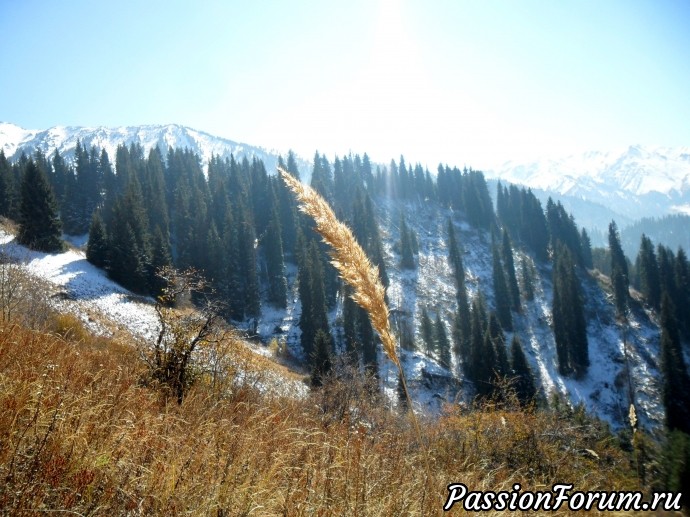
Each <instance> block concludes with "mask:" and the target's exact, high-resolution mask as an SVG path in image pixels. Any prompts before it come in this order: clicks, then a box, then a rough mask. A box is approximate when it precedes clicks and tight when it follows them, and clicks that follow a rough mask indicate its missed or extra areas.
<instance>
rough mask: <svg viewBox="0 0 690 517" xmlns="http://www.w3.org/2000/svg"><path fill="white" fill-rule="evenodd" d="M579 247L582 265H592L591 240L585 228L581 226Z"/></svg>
mask: <svg viewBox="0 0 690 517" xmlns="http://www.w3.org/2000/svg"><path fill="white" fill-rule="evenodd" d="M580 248H581V249H582V265H583V266H584V267H586V268H587V269H592V268H593V267H594V262H593V260H592V240H591V239H590V238H589V234H588V233H587V230H585V229H584V228H582V232H580Z"/></svg>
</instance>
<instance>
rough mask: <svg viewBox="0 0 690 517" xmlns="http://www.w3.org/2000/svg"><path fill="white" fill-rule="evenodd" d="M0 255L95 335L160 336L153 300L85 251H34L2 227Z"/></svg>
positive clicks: (273, 386)
mask: <svg viewBox="0 0 690 517" xmlns="http://www.w3.org/2000/svg"><path fill="white" fill-rule="evenodd" d="M81 240H82V241H84V239H83V238H82V239H81ZM0 254H1V255H3V256H6V257H10V258H11V259H12V260H16V261H18V262H19V263H21V264H22V265H23V266H24V267H25V268H26V270H27V271H28V272H29V273H31V274H32V275H34V276H36V277H39V278H41V279H44V280H46V281H47V283H48V285H49V286H50V289H49V292H46V293H45V295H46V296H48V297H50V300H51V304H52V305H53V306H54V307H56V308H57V309H58V310H60V311H62V312H69V313H71V314H74V315H76V316H77V317H79V318H80V319H81V321H82V323H83V324H84V326H85V327H87V328H89V329H90V330H91V331H92V332H94V333H95V334H98V335H113V333H116V332H117V331H118V330H120V329H121V330H124V331H126V332H127V333H128V335H129V334H131V335H132V336H133V337H134V338H135V339H138V340H140V341H141V342H143V343H147V342H152V341H153V340H154V339H155V337H156V336H157V335H158V332H159V324H158V319H157V316H156V313H155V311H154V308H153V300H152V299H151V298H149V297H144V296H140V295H136V294H133V293H131V292H130V291H128V290H126V289H124V288H122V287H120V286H119V285H118V284H116V283H115V282H113V281H112V280H110V279H109V278H108V277H107V275H106V274H105V272H104V271H103V270H101V269H99V268H97V267H95V266H93V265H92V264H90V263H89V262H87V261H86V257H85V254H84V252H83V251H79V250H68V251H66V252H63V253H42V252H37V251H31V250H29V249H27V248H25V247H24V246H20V245H18V244H17V243H16V242H15V240H14V236H13V235H11V234H9V233H7V232H5V231H4V230H2V229H0ZM247 346H250V345H249V344H248V345H247ZM250 349H251V350H252V351H254V352H256V353H262V355H266V354H265V352H266V349H265V347H263V346H261V345H258V346H250ZM240 374H242V372H239V373H238V375H240ZM246 377H247V378H244V379H243V380H244V381H247V382H253V383H254V385H255V386H258V387H259V388H261V389H265V390H268V391H271V392H274V393H279V394H281V395H284V394H289V395H293V396H304V395H305V394H306V393H307V391H308V388H307V386H306V385H304V384H303V383H301V382H298V381H295V380H294V379H287V378H285V377H283V376H280V375H279V374H276V373H275V372H273V371H266V372H261V374H260V376H259V377H260V378H258V379H253V378H249V376H246Z"/></svg>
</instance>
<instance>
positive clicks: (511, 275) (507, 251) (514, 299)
mask: <svg viewBox="0 0 690 517" xmlns="http://www.w3.org/2000/svg"><path fill="white" fill-rule="evenodd" d="M501 258H502V259H503V266H504V269H505V279H506V283H507V284H508V293H509V294H510V308H511V309H513V310H514V311H517V312H520V310H521V305H520V288H519V287H518V282H517V276H516V275H515V262H514V260H513V248H512V246H511V242H510V237H509V236H508V232H507V231H506V230H505V228H504V229H503V235H502V240H501Z"/></svg>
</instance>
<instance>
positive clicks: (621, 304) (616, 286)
mask: <svg viewBox="0 0 690 517" xmlns="http://www.w3.org/2000/svg"><path fill="white" fill-rule="evenodd" d="M609 250H610V252H611V285H612V287H613V297H614V300H615V302H616V311H617V312H618V314H619V315H621V316H625V312H626V310H627V307H628V289H629V280H628V263H627V261H626V260H625V255H624V254H623V248H622V247H621V242H620V236H619V235H618V227H617V226H616V223H615V221H611V223H610V224H609Z"/></svg>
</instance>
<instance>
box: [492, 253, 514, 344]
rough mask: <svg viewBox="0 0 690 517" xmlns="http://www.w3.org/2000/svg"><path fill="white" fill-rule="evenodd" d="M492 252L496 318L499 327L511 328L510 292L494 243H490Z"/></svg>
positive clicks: (509, 329)
mask: <svg viewBox="0 0 690 517" xmlns="http://www.w3.org/2000/svg"><path fill="white" fill-rule="evenodd" d="M492 252H493V284H494V299H495V300H496V314H497V316H498V320H499V321H500V322H501V327H503V328H504V329H505V330H507V331H511V330H513V316H512V314H511V313H510V293H509V291H508V286H507V284H506V278H505V274H504V273H503V265H502V264H501V257H500V255H499V253H498V247H497V246H496V244H495V243H494V244H493V245H492Z"/></svg>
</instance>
